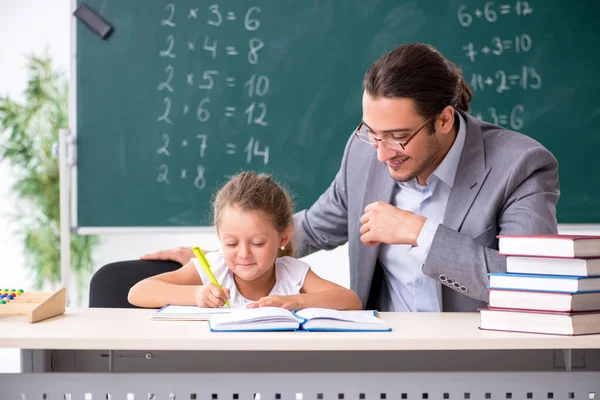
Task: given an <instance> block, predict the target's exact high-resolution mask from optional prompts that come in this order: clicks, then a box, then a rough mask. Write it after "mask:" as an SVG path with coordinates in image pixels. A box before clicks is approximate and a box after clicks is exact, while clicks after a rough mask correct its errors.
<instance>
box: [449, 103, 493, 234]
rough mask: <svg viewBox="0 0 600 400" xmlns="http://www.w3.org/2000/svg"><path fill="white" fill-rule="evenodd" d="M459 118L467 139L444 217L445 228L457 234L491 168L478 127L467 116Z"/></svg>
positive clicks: (473, 119) (475, 122) (464, 114)
mask: <svg viewBox="0 0 600 400" xmlns="http://www.w3.org/2000/svg"><path fill="white" fill-rule="evenodd" d="M460 114H461V115H462V117H463V119H464V120H465V121H466V123H467V129H466V131H467V133H466V135H467V136H466V139H465V145H464V148H463V151H462V154H461V157H460V162H459V164H458V168H457V170H456V178H455V179H454V185H453V186H452V189H451V190H450V197H449V198H448V204H447V206H446V213H445V215H444V225H446V226H447V227H449V228H451V229H454V230H456V231H458V230H460V227H461V226H462V223H463V221H464V220H465V217H466V216H467V213H468V211H469V209H470V208H471V205H472V204H473V201H474V200H475V197H477V194H478V193H479V190H480V189H481V187H482V186H483V182H485V180H486V179H487V177H488V174H489V172H490V170H491V167H487V168H486V166H485V151H484V148H483V136H482V133H481V128H480V127H479V123H478V122H477V120H476V119H475V118H473V117H471V116H470V115H468V114H466V113H463V112H460Z"/></svg>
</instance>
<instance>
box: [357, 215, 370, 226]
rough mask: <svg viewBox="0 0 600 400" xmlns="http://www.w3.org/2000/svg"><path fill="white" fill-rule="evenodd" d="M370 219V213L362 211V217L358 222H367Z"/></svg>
mask: <svg viewBox="0 0 600 400" xmlns="http://www.w3.org/2000/svg"><path fill="white" fill-rule="evenodd" d="M370 219H371V214H369V213H368V212H367V213H364V214H363V215H362V217H360V221H359V222H360V223H361V224H366V223H367V222H369V220H370Z"/></svg>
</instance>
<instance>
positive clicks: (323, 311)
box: [296, 308, 380, 323]
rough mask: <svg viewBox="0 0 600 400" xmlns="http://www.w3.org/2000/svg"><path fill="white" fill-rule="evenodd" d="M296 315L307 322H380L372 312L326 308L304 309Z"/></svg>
mask: <svg viewBox="0 0 600 400" xmlns="http://www.w3.org/2000/svg"><path fill="white" fill-rule="evenodd" d="M296 315H297V316H299V317H300V318H304V319H307V320H311V319H332V320H338V321H348V322H359V323H374V322H375V323H376V322H378V321H380V320H379V318H377V317H376V316H375V315H373V311H372V310H367V311H362V310H356V311H354V310H352V311H340V310H330V309H327V308H305V309H304V310H300V311H297V312H296Z"/></svg>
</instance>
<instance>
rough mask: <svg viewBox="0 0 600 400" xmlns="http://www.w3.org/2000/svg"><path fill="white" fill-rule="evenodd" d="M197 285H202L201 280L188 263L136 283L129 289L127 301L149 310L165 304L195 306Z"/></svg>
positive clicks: (190, 263) (194, 268)
mask: <svg viewBox="0 0 600 400" xmlns="http://www.w3.org/2000/svg"><path fill="white" fill-rule="evenodd" d="M199 285H202V279H200V276H199V275H198V271H196V267H195V266H194V264H193V263H192V262H191V261H190V262H188V263H187V264H185V265H184V266H182V267H181V268H179V269H177V270H175V271H171V272H165V273H164V274H160V275H156V276H152V277H150V278H146V279H144V280H142V281H140V282H138V283H136V284H135V285H134V286H133V287H132V288H131V289H129V294H128V296H127V301H129V302H130V303H131V304H133V305H135V306H138V307H149V308H156V307H162V306H164V305H167V304H176V305H190V306H191V305H196V298H195V290H196V288H197V287H198V286H199Z"/></svg>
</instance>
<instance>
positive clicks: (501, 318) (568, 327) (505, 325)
mask: <svg viewBox="0 0 600 400" xmlns="http://www.w3.org/2000/svg"><path fill="white" fill-rule="evenodd" d="M480 314H481V323H480V326H479V327H480V328H481V329H489V330H497V331H512V332H528V333H547V334H555V335H589V334H595V333H600V313H598V312H590V313H583V312H582V313H551V312H541V311H536V312H533V311H523V310H499V309H489V308H485V309H481V310H480Z"/></svg>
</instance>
